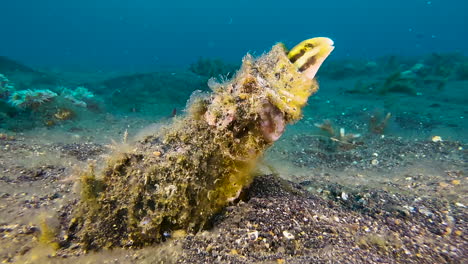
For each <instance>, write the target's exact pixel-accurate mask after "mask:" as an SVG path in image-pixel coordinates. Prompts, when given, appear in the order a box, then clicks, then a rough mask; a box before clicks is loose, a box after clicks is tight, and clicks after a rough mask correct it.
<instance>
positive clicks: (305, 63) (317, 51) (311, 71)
mask: <svg viewBox="0 0 468 264" xmlns="http://www.w3.org/2000/svg"><path fill="white" fill-rule="evenodd" d="M334 48H335V47H334V46H333V40H331V39H329V38H324V37H319V38H311V39H308V40H304V41H302V42H301V43H299V44H298V45H296V46H295V47H294V48H292V49H291V50H290V51H289V53H288V58H289V60H290V61H291V62H292V63H293V64H294V65H296V67H297V68H298V70H299V71H300V72H302V73H304V74H305V76H307V78H309V79H313V78H314V77H315V74H316V73H317V71H318V69H319V68H320V66H321V65H322V63H323V62H324V61H325V59H326V58H327V57H328V55H330V53H331V52H332V51H333V49H334Z"/></svg>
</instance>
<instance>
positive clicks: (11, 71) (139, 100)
mask: <svg viewBox="0 0 468 264" xmlns="http://www.w3.org/2000/svg"><path fill="white" fill-rule="evenodd" d="M441 58H442V59H441ZM443 58H445V59H443ZM418 61H420V60H409V59H407V58H396V57H390V58H384V59H382V60H381V61H376V62H375V63H370V62H367V61H363V62H362V63H358V62H356V61H351V62H335V63H329V64H328V66H327V65H325V68H324V69H323V71H322V73H323V74H322V75H321V76H319V81H320V84H321V89H320V91H319V92H318V93H317V94H316V95H314V96H313V97H311V98H310V100H309V105H308V106H307V107H306V108H305V111H304V119H303V120H302V121H301V122H299V123H298V124H296V125H294V126H291V127H288V129H287V131H286V134H285V135H284V136H283V137H282V138H281V139H280V140H279V141H278V142H276V143H275V145H274V146H273V147H272V148H271V149H270V150H268V152H267V153H266V155H265V158H264V160H263V161H262V162H261V163H260V164H259V166H258V170H257V172H256V174H257V175H258V176H257V177H256V179H255V181H254V182H253V184H252V185H251V187H250V188H249V189H248V190H245V191H244V193H243V194H242V195H241V199H239V200H237V201H235V202H234V203H232V204H230V206H228V207H227V208H225V209H224V210H223V211H222V212H220V213H219V214H218V215H217V216H216V217H214V218H213V220H212V221H211V223H210V225H209V226H208V227H207V228H206V229H204V230H201V231H200V232H198V233H197V234H181V233H178V232H172V233H168V234H167V237H166V238H167V239H166V241H165V242H163V243H160V244H156V245H153V246H149V247H145V248H138V249H133V248H114V249H112V250H101V251H97V252H84V251H83V250H82V249H81V248H80V245H78V244H69V245H64V244H60V241H58V242H59V243H58V244H57V243H50V241H51V240H53V237H54V236H56V235H57V236H58V237H63V236H64V234H60V233H59V232H60V231H58V230H60V228H59V226H60V225H61V224H63V223H60V219H63V215H64V214H66V213H67V212H70V207H71V206H73V204H74V202H76V200H77V199H79V184H77V183H78V182H79V180H78V177H79V176H78V175H79V174H80V172H81V171H83V170H84V169H86V168H87V167H88V166H90V164H94V165H95V166H96V167H98V168H99V167H100V166H101V165H103V164H105V159H106V156H107V155H109V154H110V153H112V152H113V151H117V152H118V151H119V148H123V147H128V144H122V143H121V141H127V139H128V141H129V142H131V141H133V140H138V138H142V135H145V134H148V133H151V132H154V130H157V129H158V127H160V126H161V123H163V124H164V123H168V121H170V119H171V117H170V116H175V115H180V114H183V111H181V110H180V109H183V107H184V105H185V102H186V101H187V99H188V98H189V96H190V94H191V93H192V91H193V90H197V89H201V90H205V91H206V90H207V88H206V85H205V84H206V81H207V79H208V77H209V76H213V75H218V74H222V73H225V72H226V70H227V68H226V67H224V66H223V67H221V69H219V70H218V71H215V72H213V71H210V72H208V73H207V74H206V76H202V75H203V71H198V70H193V69H192V70H191V72H187V71H174V72H168V71H166V72H155V73H149V74H131V75H127V76H120V75H118V76H117V77H116V78H114V77H115V76H114V75H112V74H111V76H107V78H106V77H105V76H103V75H102V74H90V73H83V74H81V73H80V74H78V73H77V74H75V73H66V72H59V73H56V72H52V73H50V72H48V73H47V74H44V73H42V72H37V71H35V70H32V69H29V68H24V66H21V65H19V64H17V63H16V62H12V61H10V60H7V61H6V62H5V58H3V57H0V73H3V74H5V75H6V76H8V77H9V78H10V80H11V81H12V83H13V84H14V85H15V87H16V88H17V89H18V90H24V89H37V88H47V89H52V90H53V91H55V92H57V93H59V92H60V89H59V88H60V87H61V86H63V85H66V86H68V87H76V86H78V85H84V86H86V87H88V88H89V89H90V91H93V92H94V93H95V97H93V98H94V99H93V100H90V101H89V102H88V105H87V107H86V108H74V109H70V110H73V111H71V113H74V115H72V118H70V119H64V118H62V119H60V118H57V117H56V114H58V112H56V111H55V110H56V108H57V107H60V105H56V103H58V102H54V101H51V102H49V104H48V105H44V107H43V108H38V109H16V108H13V107H12V106H11V105H9V104H8V97H6V96H5V93H4V94H3V97H2V96H0V99H1V100H0V245H1V246H0V260H1V261H2V262H4V263H467V262H468V237H467V234H466V230H468V228H467V219H468V209H467V206H468V199H467V196H468V187H467V176H466V171H467V160H468V153H467V146H466V142H467V141H466V139H467V137H466V135H467V131H468V123H467V122H466V121H465V120H466V116H467V114H468V112H467V109H466V105H467V102H468V98H467V93H466V87H467V85H468V74H466V73H467V72H468V70H467V69H468V67H467V65H468V63H467V62H466V61H467V58H465V57H460V56H459V55H456V56H455V55H446V56H445V57H444V56H442V57H441V56H439V55H437V54H435V55H430V56H429V57H427V58H424V59H423V60H422V61H423V62H424V65H423V67H422V70H421V65H419V64H420V63H418ZM202 62H203V61H202ZM361 64H362V65H361ZM203 65H204V64H203V63H201V65H198V66H197V64H195V65H193V67H192V68H195V69H199V68H200V69H202V68H203V67H201V66H203ZM360 65H361V66H360ZM7 66H8V67H7ZM221 66H222V65H221ZM416 66H418V67H416ZM449 66H450V67H449ZM229 70H230V69H229ZM395 71H397V73H398V74H395V73H394V72H395ZM108 78H110V79H108ZM103 79H104V81H103ZM59 84H60V87H59V86H58V85H59ZM169 89H171V90H170V92H168V91H169ZM387 116H388V117H389V118H388V119H386V117H387ZM59 117H60V116H59ZM161 120H163V122H161ZM327 120H328V121H327ZM52 121H53V122H52ZM155 122H156V123H155ZM122 138H124V140H122ZM130 144H131V143H130ZM174 231H175V230H174ZM57 233H58V234H57ZM44 234H46V235H48V236H44Z"/></svg>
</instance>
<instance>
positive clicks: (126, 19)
mask: <svg viewBox="0 0 468 264" xmlns="http://www.w3.org/2000/svg"><path fill="white" fill-rule="evenodd" d="M1 10H2V11H1V15H0V32H1V35H2V36H1V41H0V55H4V56H8V57H10V58H13V59H16V60H19V61H22V62H24V63H26V64H29V65H40V66H58V65H60V66H72V67H81V68H98V69H110V70H116V69H118V70H139V69H153V68H156V67H164V66H166V65H186V64H188V63H191V62H193V61H195V60H196V59H197V58H198V57H200V56H206V57H220V58H222V59H225V60H228V61H233V62H239V61H240V58H241V57H242V56H243V55H244V54H245V53H246V52H248V51H250V52H253V53H257V54H258V53H261V52H263V51H264V50H266V49H268V48H269V47H270V46H271V45H272V43H275V42H277V41H282V42H285V43H286V44H287V45H288V46H293V45H294V44H295V43H297V42H298V41H301V40H302V39H305V38H309V37H315V36H328V37H331V38H333V39H334V40H335V42H336V46H337V49H336V50H335V52H334V54H333V57H334V58H340V57H346V56H350V57H353V58H355V57H360V58H362V57H364V58H372V57H375V56H380V55H387V54H398V55H418V54H427V53H430V52H445V51H461V52H463V53H465V54H466V53H467V51H468V45H467V43H468V41H467V40H468V30H467V28H468V25H467V24H468V23H467V22H466V12H467V10H468V2H467V1H463V0H444V1H442V0H433V1H427V0H394V1H375V0H330V1H266V0H249V1H247V0H235V1H234V0H232V1H218V0H216V1H187V0H183V1H160V0H157V1H150V0H133V1H128V0H100V1H96V0H81V1H63V0H43V1H35V0H23V1H19V0H17V1H2V4H1Z"/></svg>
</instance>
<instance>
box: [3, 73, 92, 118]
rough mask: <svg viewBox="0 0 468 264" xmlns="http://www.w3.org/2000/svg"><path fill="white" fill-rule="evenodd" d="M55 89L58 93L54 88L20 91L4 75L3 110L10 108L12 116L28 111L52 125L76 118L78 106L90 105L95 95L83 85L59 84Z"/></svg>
mask: <svg viewBox="0 0 468 264" xmlns="http://www.w3.org/2000/svg"><path fill="white" fill-rule="evenodd" d="M55 90H56V91H57V92H54V91H52V90H50V89H26V90H19V89H17V88H16V86H15V85H14V84H13V83H12V82H11V81H10V80H9V79H8V78H7V77H6V76H5V75H4V74H0V110H4V111H5V109H6V111H5V112H7V113H9V115H10V116H16V115H19V114H20V113H21V112H26V111H28V112H31V113H32V114H34V116H35V117H36V118H37V119H39V120H42V122H43V123H44V125H46V126H51V125H54V124H55V123H56V122H57V121H64V120H70V119H73V118H74V117H76V114H75V112H76V111H77V109H78V108H86V107H87V106H88V105H87V103H89V102H92V100H93V98H94V94H93V93H92V92H91V91H89V90H88V89H87V88H85V87H82V86H79V87H77V88H75V89H73V90H72V89H68V88H66V87H62V86H58V87H56V88H55Z"/></svg>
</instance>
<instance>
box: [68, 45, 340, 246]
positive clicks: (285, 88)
mask: <svg viewBox="0 0 468 264" xmlns="http://www.w3.org/2000/svg"><path fill="white" fill-rule="evenodd" d="M332 50H333V42H332V41H331V40H330V39H328V38H313V39H309V40H306V41H304V42H302V43H300V44H299V45H297V46H296V47H294V48H293V49H292V50H291V51H289V52H288V51H287V50H286V48H285V47H284V45H282V44H277V45H275V46H273V48H272V49H271V51H270V52H268V53H266V54H265V55H263V56H261V57H259V58H257V59H255V58H253V57H252V56H250V55H247V56H246V57H245V58H244V59H243V61H242V67H241V69H240V70H239V71H238V72H237V74H236V75H235V77H234V78H233V79H232V80H230V81H227V82H224V83H215V82H210V83H209V85H210V87H211V88H212V90H213V92H212V93H211V94H209V95H206V96H199V97H194V98H193V100H191V104H190V105H189V106H188V108H187V114H186V116H185V117H183V118H180V119H177V120H175V121H174V122H173V124H171V125H170V126H168V127H166V128H164V129H163V130H162V131H160V132H158V133H157V134H155V135H151V136H148V137H146V138H144V139H143V140H141V141H139V142H137V143H136V144H135V146H134V147H133V148H132V150H131V151H126V152H122V153H117V154H113V156H112V157H111V158H110V159H109V160H108V161H107V164H106V166H105V168H104V169H103V170H102V171H100V172H94V171H90V172H87V173H86V175H85V176H83V177H82V178H83V180H82V189H83V190H84V194H85V195H83V197H82V198H81V200H80V201H79V202H78V203H77V204H76V206H75V208H74V210H73V212H72V214H71V217H70V219H69V223H68V225H67V233H68V235H67V237H68V240H70V241H75V242H78V243H80V244H81V245H82V247H83V248H84V249H86V250H88V249H99V248H109V247H115V246H125V247H140V246H144V245H147V244H151V243H154V242H159V241H162V240H163V239H164V238H165V237H167V236H169V235H170V234H172V233H174V232H178V233H185V232H197V231H198V230H200V229H202V228H203V227H204V226H205V225H206V224H207V222H208V221H209V220H210V218H211V217H212V216H213V215H214V214H216V213H217V212H219V211H220V210H221V209H222V208H223V207H224V206H226V205H227V204H228V203H230V202H232V201H234V200H235V199H236V198H238V196H239V194H240V193H241V191H242V189H243V188H244V187H246V186H248V185H249V184H250V183H251V182H252V180H253V176H252V173H251V172H252V170H253V168H254V166H255V164H256V161H257V160H258V158H259V157H260V156H261V155H262V154H263V152H264V151H265V150H266V149H267V148H268V147H269V146H271V145H272V143H273V142H274V141H276V140H277V139H278V138H279V137H280V136H281V134H282V133H283V131H284V129H285V126H286V125H287V124H288V123H293V122H295V121H297V120H299V119H300V118H301V109H302V107H303V106H304V105H305V104H306V102H307V99H308V97H309V96H310V95H312V94H313V93H314V92H316V91H317V89H318V84H317V82H316V81H315V79H314V77H315V74H316V72H317V70H318V69H319V67H320V65H321V64H322V62H323V61H324V60H325V58H326V57H327V56H328V55H329V54H330V52H331V51H332Z"/></svg>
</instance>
